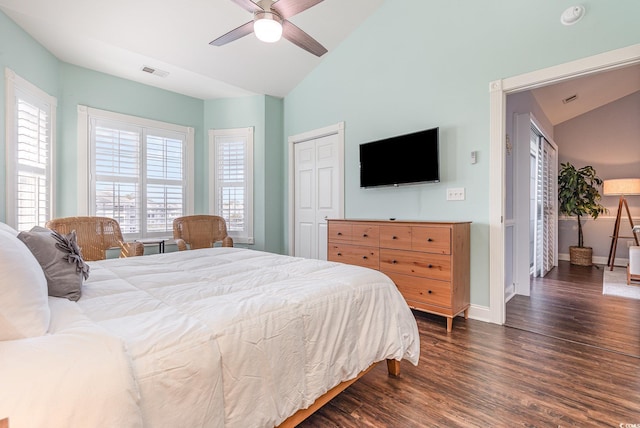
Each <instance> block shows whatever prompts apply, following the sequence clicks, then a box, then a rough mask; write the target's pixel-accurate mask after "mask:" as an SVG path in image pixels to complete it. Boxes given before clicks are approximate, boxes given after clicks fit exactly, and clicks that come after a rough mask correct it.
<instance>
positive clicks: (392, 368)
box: [278, 360, 400, 428]
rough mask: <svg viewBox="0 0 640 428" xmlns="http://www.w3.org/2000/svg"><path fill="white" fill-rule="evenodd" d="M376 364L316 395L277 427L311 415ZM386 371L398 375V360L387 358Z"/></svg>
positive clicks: (291, 425)
mask: <svg viewBox="0 0 640 428" xmlns="http://www.w3.org/2000/svg"><path fill="white" fill-rule="evenodd" d="M378 362H380V361H378ZM376 365H378V363H373V364H371V365H370V366H369V367H368V368H366V369H364V370H363V371H361V372H360V374H359V375H358V376H356V377H354V378H353V379H350V380H346V381H344V382H342V383H339V384H337V385H336V386H334V387H333V388H331V389H330V390H329V391H327V392H326V393H325V394H324V395H321V396H320V397H318V399H317V400H316V401H314V402H313V404H312V405H311V406H309V407H307V408H306V409H300V410H298V411H297V412H296V413H294V414H293V415H291V416H289V417H288V418H287V419H285V420H284V422H282V423H281V424H280V425H278V428H294V427H295V426H297V425H298V424H299V423H301V422H302V421H304V420H305V419H307V418H308V417H309V416H311V415H312V414H313V413H314V412H315V411H316V410H318V409H319V408H321V407H322V406H324V405H325V404H327V403H328V402H329V401H331V399H333V398H334V397H336V396H337V395H338V394H340V393H341V392H342V391H344V390H345V389H347V388H348V387H350V386H351V385H352V384H353V383H354V382H355V381H357V380H358V379H360V378H361V377H362V376H364V375H366V374H367V373H369V372H370V371H371V369H373V368H374V367H375V366H376ZM387 371H388V372H389V375H390V376H399V375H400V361H398V360H387Z"/></svg>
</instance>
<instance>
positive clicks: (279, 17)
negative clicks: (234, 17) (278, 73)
mask: <svg viewBox="0 0 640 428" xmlns="http://www.w3.org/2000/svg"><path fill="white" fill-rule="evenodd" d="M231 1H233V2H234V3H235V4H237V5H238V6H240V7H242V8H243V9H245V10H247V11H249V12H251V13H253V20H252V21H249V22H247V23H246V24H243V25H241V26H239V27H238V28H236V29H233V30H231V31H229V32H228V33H226V34H224V35H222V36H220V37H218V38H217V39H215V40H214V41H212V42H210V43H209V44H210V45H214V46H222V45H226V44H227V43H229V42H233V41H234V40H237V39H239V38H241V37H244V36H246V35H248V34H251V33H252V32H254V33H255V34H256V37H257V38H258V39H260V40H262V41H263V42H268V43H273V42H277V41H278V40H280V37H284V38H285V39H287V40H289V41H290V42H291V43H293V44H295V45H296V46H298V47H301V48H302V49H304V50H306V51H308V52H311V53H312V54H314V55H315V56H322V55H324V54H325V53H327V49H325V47H324V46H322V45H321V44H320V43H318V42H317V41H316V40H315V39H314V38H313V37H311V36H310V35H308V34H307V33H305V32H304V31H302V30H301V29H300V28H298V27H297V26H295V25H294V24H292V23H291V22H290V21H288V18H291V17H292V16H293V15H296V14H298V13H300V12H303V11H305V10H307V9H309V8H310V7H312V6H315V5H317V4H318V3H320V2H322V1H323V0H275V1H274V0H260V1H258V2H257V3H254V2H253V1H251V0H231Z"/></svg>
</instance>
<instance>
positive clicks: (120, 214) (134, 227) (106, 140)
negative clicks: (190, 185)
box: [92, 119, 187, 237]
mask: <svg viewBox="0 0 640 428" xmlns="http://www.w3.org/2000/svg"><path fill="white" fill-rule="evenodd" d="M92 137H93V140H94V141H93V145H92V147H93V148H94V153H95V155H94V165H95V189H96V190H95V215H98V216H105V217H112V218H114V219H116V220H117V221H118V222H119V223H120V228H121V229H122V232H123V233H125V234H131V235H135V236H143V237H147V236H153V235H156V236H161V235H164V236H166V235H167V233H171V231H172V230H173V220H174V219H175V218H176V217H180V216H182V215H184V213H185V204H186V202H185V197H186V196H185V195H186V188H187V174H186V171H185V159H186V138H185V136H184V135H183V134H179V133H177V132H171V131H165V130H162V129H151V128H144V127H138V126H134V125H129V124H125V123H118V122H111V121H108V120H103V119H92Z"/></svg>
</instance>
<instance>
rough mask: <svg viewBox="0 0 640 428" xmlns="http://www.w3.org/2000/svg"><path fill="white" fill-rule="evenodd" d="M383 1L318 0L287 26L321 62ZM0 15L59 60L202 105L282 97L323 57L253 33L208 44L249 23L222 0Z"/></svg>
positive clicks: (26, 1)
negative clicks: (316, 49)
mask: <svg viewBox="0 0 640 428" xmlns="http://www.w3.org/2000/svg"><path fill="white" fill-rule="evenodd" d="M383 1H384V0H324V1H323V2H322V3H320V4H318V5H316V6H314V7H312V8H310V9H308V10H306V11H304V12H302V13H300V14H299V15H296V16H294V17H292V18H291V19H290V20H291V22H293V23H294V24H296V25H297V26H298V27H300V28H302V29H303V30H304V31H306V32H307V33H308V34H309V35H311V36H312V37H314V38H315V39H316V40H318V41H319V42H320V43H321V44H322V45H324V46H325V47H326V48H327V49H328V50H329V53H327V54H325V56H324V57H323V58H325V57H326V56H327V55H331V51H332V50H333V49H334V48H335V47H336V46H338V45H339V44H340V42H341V41H342V40H344V39H345V38H346V37H347V36H348V35H349V34H350V33H351V32H352V31H353V30H354V29H355V28H356V27H358V26H359V25H360V24H361V23H362V22H363V21H364V20H365V19H366V18H367V17H368V16H369V15H370V14H371V13H372V12H373V11H374V10H375V9H377V8H378V7H379V6H380V5H381V4H382V3H383ZM0 9H1V10H2V11H3V12H4V13H6V14H7V15H8V16H9V17H10V18H11V19H13V20H14V21H15V22H16V23H17V24H18V25H19V26H20V27H22V28H23V29H24V30H25V31H26V32H28V33H29V34H31V35H32V36H33V37H34V38H35V39H36V40H38V42H40V43H41V44H42V45H44V46H45V47H46V48H47V49H48V50H49V51H51V52H52V53H53V54H54V55H55V56H56V57H58V58H59V59H60V60H62V61H65V62H67V63H70V64H75V65H78V66H81V67H85V68H89V69H92V70H97V71H101V72H104V73H107V74H111V75H114V76H118V77H122V78H125V79H129V80H133V81H137V82H141V83H145V84H148V85H152V86H156V87H159V88H163V89H167V90H170V91H174V92H178V93H181V94H185V95H189V96H192V97H196V98H201V99H213V98H222V97H235V96H243V95H252V94H267V95H273V96H277V97H284V96H285V95H286V94H287V93H288V92H289V91H291V90H292V89H293V88H294V87H295V86H296V85H297V84H298V83H299V82H300V81H301V80H302V79H303V78H304V77H305V76H306V75H307V74H308V73H309V72H310V71H311V70H312V69H313V68H314V67H316V66H317V65H318V64H320V62H321V61H322V58H317V57H316V56H314V55H312V54H310V53H308V52H306V51H304V50H302V49H300V48H298V47H297V46H295V45H293V44H292V43H290V42H288V41H287V40H284V39H283V40H281V41H279V42H277V43H273V44H267V43H262V42H260V41H258V40H257V39H256V38H255V36H254V35H253V34H251V35H249V36H246V37H244V38H242V39H239V40H236V41H234V42H232V43H230V44H228V45H225V46H222V47H215V46H210V45H209V42H210V41H211V40H213V39H215V38H217V37H218V36H221V35H222V34H224V33H226V32H228V31H230V30H232V29H234V28H236V27H238V26H240V25H242V24H244V23H245V22H247V21H250V20H251V19H252V15H251V14H250V13H249V12H247V11H245V10H244V9H242V8H240V7H239V6H237V5H236V4H234V3H233V2H231V1H230V0H161V1H158V0H134V1H132V0H108V1H104V0H101V1H98V0H56V1H52V0H0ZM143 66H149V67H152V68H157V69H161V70H164V71H167V72H169V75H168V76H167V77H165V78H162V77H159V76H155V75H150V74H148V73H144V72H142V71H141V68H142V67H143Z"/></svg>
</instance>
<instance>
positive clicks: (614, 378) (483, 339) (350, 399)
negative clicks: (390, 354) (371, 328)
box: [299, 264, 640, 428]
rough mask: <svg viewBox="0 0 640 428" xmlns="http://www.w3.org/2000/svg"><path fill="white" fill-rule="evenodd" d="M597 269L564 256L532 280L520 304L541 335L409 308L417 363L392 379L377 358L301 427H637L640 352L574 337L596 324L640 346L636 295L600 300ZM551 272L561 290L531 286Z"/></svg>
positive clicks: (610, 337) (610, 336) (615, 339)
mask: <svg viewBox="0 0 640 428" xmlns="http://www.w3.org/2000/svg"><path fill="white" fill-rule="evenodd" d="M598 276H600V283H599V284H600V285H599V287H601V284H602V283H601V280H602V270H597V269H593V270H588V271H587V270H586V268H585V270H575V269H572V268H571V267H569V266H568V264H567V266H560V268H559V269H558V271H557V272H554V273H553V275H552V276H551V277H550V278H548V279H549V281H544V283H543V284H540V283H538V284H534V289H536V290H537V291H536V293H532V298H531V302H530V303H529V308H528V311H529V314H530V315H532V316H533V314H535V309H536V308H537V309H539V310H540V311H541V312H542V314H541V315H540V316H539V317H538V318H539V319H538V320H537V321H536V322H537V323H538V325H539V327H538V328H539V329H540V332H541V333H542V334H539V333H534V332H530V331H526V330H523V329H520V328H509V327H506V326H499V325H495V324H489V323H484V322H481V321H476V320H464V319H462V318H460V317H458V318H456V319H455V321H454V324H453V331H452V332H451V333H450V334H447V332H446V329H445V322H444V319H443V318H441V317H437V316H432V315H428V314H423V313H420V312H414V314H415V316H416V320H417V322H418V328H419V330H420V340H421V355H420V363H419V365H418V366H417V367H414V366H412V365H411V364H409V363H406V362H404V363H402V373H401V375H400V376H399V377H397V378H394V377H390V376H388V375H387V370H386V364H384V363H383V364H379V365H378V366H377V367H376V368H375V369H373V370H372V371H371V372H370V373H368V374H367V375H365V376H364V377H363V378H362V379H360V380H359V381H358V382H356V383H355V384H354V385H352V386H351V387H349V388H348V389H347V390H346V391H344V392H343V393H342V394H340V395H339V396H338V397H336V398H334V399H333V400H332V401H330V402H329V403H328V404H327V405H325V406H324V407H323V408H321V409H320V410H319V411H318V412H316V413H315V414H313V415H312V416H311V417H310V418H309V419H307V420H306V421H304V422H303V423H302V424H300V425H299V427H301V428H311V427H345V428H348V427H353V428H355V427H402V428H404V427H515V426H523V427H570V426H573V427H619V426H622V425H620V424H638V425H636V426H640V358H637V357H634V356H632V355H625V354H633V352H632V351H633V349H632V348H631V347H626V348H624V349H625V352H624V353H623V351H620V350H618V351H615V352H612V351H609V350H607V349H605V348H604V347H603V346H602V344H603V343H604V342H602V341H601V342H590V341H589V340H586V339H585V340H576V339H579V338H580V337H581V336H592V335H594V334H596V333H598V334H599V333H604V334H605V337H606V338H607V339H606V342H607V344H609V345H610V344H617V345H618V347H620V344H621V343H624V342H625V341H635V344H636V346H637V345H638V331H639V330H640V328H639V327H640V325H639V323H638V319H639V316H638V314H635V315H634V314H633V313H635V312H640V310H639V307H638V306H637V305H638V303H637V302H636V303H635V306H634V305H630V304H628V303H626V302H622V301H621V299H618V298H615V301H612V302H607V301H602V302H599V299H598V298H599V297H602V296H601V292H602V291H601V288H598V289H597V290H596V283H597V282H598ZM552 278H555V279H553V280H552ZM553 281H556V282H555V283H556V284H557V283H562V284H561V286H563V287H566V288H567V289H568V291H567V292H566V293H567V294H568V295H566V296H563V294H562V293H561V292H560V291H559V290H555V289H548V290H546V291H547V292H546V293H540V292H539V290H538V289H542V288H545V289H547V288H548V287H553V284H554V282H553ZM556 288H557V287H556ZM555 294H558V296H556V298H552V296H553V295H555ZM534 295H535V296H537V297H534ZM543 295H546V296H547V297H548V298H549V299H550V300H546V298H542V296H543ZM586 295H592V296H591V297H592V298H593V299H592V300H590V299H588V298H586ZM622 300H626V299H622ZM576 302H577V303H576ZM522 306H523V307H526V305H524V304H523V305H522ZM554 308H555V309H554ZM522 314H523V315H521V316H520V317H521V319H522V320H525V317H524V312H523V313H522ZM532 319H533V318H532ZM544 320H548V322H546V323H545V322H543V321H544ZM527 324H528V325H529V326H531V325H533V324H534V323H533V322H532V321H531V320H530V321H529V322H527ZM551 327H554V328H553V329H551ZM574 329H577V331H576V332H573V330H574ZM581 342H584V343H581ZM585 343H586V344H585Z"/></svg>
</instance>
